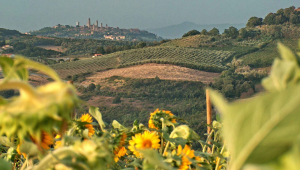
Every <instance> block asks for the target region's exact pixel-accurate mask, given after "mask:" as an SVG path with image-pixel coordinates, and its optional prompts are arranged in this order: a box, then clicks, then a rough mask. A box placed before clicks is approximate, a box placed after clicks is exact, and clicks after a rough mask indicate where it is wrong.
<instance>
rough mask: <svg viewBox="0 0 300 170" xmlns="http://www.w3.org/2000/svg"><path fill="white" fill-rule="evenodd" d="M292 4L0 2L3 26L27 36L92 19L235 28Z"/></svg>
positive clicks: (233, 0)
mask: <svg viewBox="0 0 300 170" xmlns="http://www.w3.org/2000/svg"><path fill="white" fill-rule="evenodd" d="M290 6H295V7H300V0H0V28H8V29H16V30H19V31H21V32H27V31H30V30H38V29H41V28H43V27H49V26H54V25H57V24H62V25H73V26H75V24H76V21H79V22H80V25H87V19H88V18H91V22H92V23H94V22H95V21H96V20H98V21H99V25H100V23H101V22H102V23H103V24H108V25H109V26H113V27H120V28H140V29H146V28H160V27H165V26H169V25H175V24H180V23H182V22H185V21H190V22H194V23H196V24H222V23H230V24H234V23H247V20H248V19H249V18H250V17H252V16H258V17H264V16H265V15H267V14H268V13H269V12H276V11H277V10H278V9H280V8H286V7H290Z"/></svg>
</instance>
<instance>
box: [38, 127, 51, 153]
mask: <svg viewBox="0 0 300 170" xmlns="http://www.w3.org/2000/svg"><path fill="white" fill-rule="evenodd" d="M41 137H42V142H41V146H42V148H43V149H46V150H48V149H50V145H53V138H52V136H50V135H49V134H48V133H46V132H44V131H42V136H41Z"/></svg>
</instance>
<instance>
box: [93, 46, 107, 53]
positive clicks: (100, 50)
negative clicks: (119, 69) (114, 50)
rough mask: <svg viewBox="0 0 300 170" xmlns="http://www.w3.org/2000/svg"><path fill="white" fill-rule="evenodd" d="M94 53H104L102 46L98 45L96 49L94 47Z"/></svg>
mask: <svg viewBox="0 0 300 170" xmlns="http://www.w3.org/2000/svg"><path fill="white" fill-rule="evenodd" d="M95 53H96V54H105V50H104V48H103V46H99V47H98V48H97V49H96V52H95Z"/></svg>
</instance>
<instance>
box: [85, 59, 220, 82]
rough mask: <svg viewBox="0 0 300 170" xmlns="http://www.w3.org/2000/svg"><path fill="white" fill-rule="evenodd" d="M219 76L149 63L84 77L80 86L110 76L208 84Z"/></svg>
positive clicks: (217, 74)
mask: <svg viewBox="0 0 300 170" xmlns="http://www.w3.org/2000/svg"><path fill="white" fill-rule="evenodd" d="M219 75H220V73H211V72H205V71H199V70H194V69H189V68H186V67H179V66H174V65H169V64H155V63H150V64H144V65H137V66H131V67H127V68H119V69H112V70H107V71H102V72H97V73H94V74H92V75H91V76H89V77H86V80H85V81H84V82H82V84H85V85H88V84H90V83H92V82H93V83H99V82H100V81H101V80H100V79H104V78H108V77H111V76H122V77H129V78H155V77H156V76H158V77H159V78H160V79H164V80H186V81H201V82H204V83H209V82H213V81H214V78H216V77H218V76H219Z"/></svg>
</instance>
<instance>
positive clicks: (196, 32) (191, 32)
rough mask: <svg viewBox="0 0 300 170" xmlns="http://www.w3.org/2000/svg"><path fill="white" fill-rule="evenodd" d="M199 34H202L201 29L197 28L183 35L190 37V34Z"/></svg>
mask: <svg viewBox="0 0 300 170" xmlns="http://www.w3.org/2000/svg"><path fill="white" fill-rule="evenodd" d="M198 34H200V32H199V31H197V30H191V31H189V32H187V33H185V34H183V36H182V37H188V36H192V35H198Z"/></svg>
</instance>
